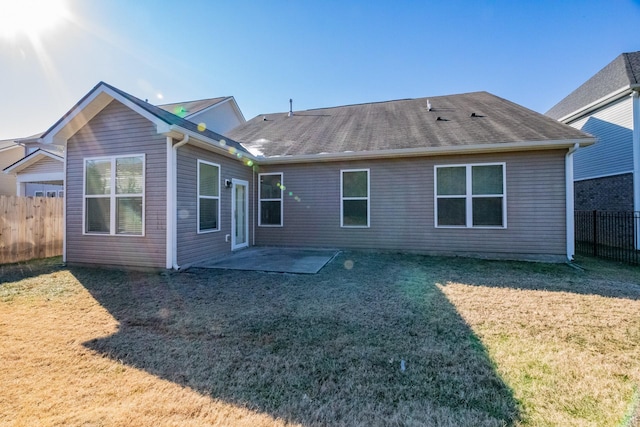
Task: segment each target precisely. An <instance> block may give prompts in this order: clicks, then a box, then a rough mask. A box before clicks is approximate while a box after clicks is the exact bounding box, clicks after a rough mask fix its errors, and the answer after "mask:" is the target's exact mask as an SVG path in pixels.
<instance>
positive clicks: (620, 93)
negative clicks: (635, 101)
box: [558, 84, 640, 123]
mask: <svg viewBox="0 0 640 427" xmlns="http://www.w3.org/2000/svg"><path fill="white" fill-rule="evenodd" d="M634 90H640V85H639V84H633V85H627V86H625V87H622V88H620V89H618V90H616V91H613V92H611V93H610V94H607V95H605V96H603V97H602V98H600V99H597V100H595V101H593V102H592V103H590V104H587V105H585V106H584V107H581V108H579V109H578V110H576V111H574V112H572V113H569V114H567V115H566V116H563V117H560V118H559V119H558V121H559V122H562V123H570V122H573V121H575V120H577V119H579V118H581V117H582V116H584V115H586V114H589V113H591V112H593V111H595V110H597V109H599V108H601V107H604V106H605V105H607V104H610V103H612V102H615V101H617V100H618V99H620V98H623V97H625V96H627V95H629V94H631V93H632V92H633V91H634Z"/></svg>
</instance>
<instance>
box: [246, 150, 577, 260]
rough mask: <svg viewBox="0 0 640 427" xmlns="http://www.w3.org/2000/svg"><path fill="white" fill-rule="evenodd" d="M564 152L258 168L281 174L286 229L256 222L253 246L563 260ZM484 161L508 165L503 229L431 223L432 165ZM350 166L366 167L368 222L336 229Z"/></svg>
mask: <svg viewBox="0 0 640 427" xmlns="http://www.w3.org/2000/svg"><path fill="white" fill-rule="evenodd" d="M564 154H565V151H559V150H558V151H536V152H527V153H512V154H500V155H498V154H496V155H466V156H455V157H448V156H447V157H430V158H429V157H423V158H415V159H390V160H371V161H358V162H349V163H315V164H314V163H308V164H298V165H281V166H269V167H268V168H265V167H263V168H262V169H261V172H283V174H284V176H283V183H284V185H285V186H286V194H285V196H284V197H285V200H284V226H283V227H281V228H268V227H257V228H256V244H257V245H263V246H269V245H275V246H280V245H292V246H309V247H335V248H369V249H384V250H407V251H417V252H424V253H448V254H450V253H455V254H460V255H481V256H482V255H486V256H490V257H505V258H524V259H551V258H553V259H562V257H564V256H565V252H566V249H565V248H566V245H565V241H566V233H565V178H564ZM484 162H505V163H506V179H507V181H506V185H507V228H506V229H497V230H496V229H450V228H449V229H445V228H435V226H434V178H433V177H434V166H435V165H446V164H461V163H484ZM355 168H369V169H370V185H371V195H370V197H371V199H370V205H371V222H370V227H369V228H364V229H349V228H341V227H340V170H341V169H355ZM296 197H297V198H296ZM298 200H299V201H298Z"/></svg>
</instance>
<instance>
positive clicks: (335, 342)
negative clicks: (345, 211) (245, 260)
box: [0, 252, 640, 426]
mask: <svg viewBox="0 0 640 427" xmlns="http://www.w3.org/2000/svg"><path fill="white" fill-rule="evenodd" d="M578 262H579V264H580V265H581V266H582V267H584V270H580V269H576V268H571V267H569V266H567V265H563V264H560V265H549V264H535V263H521V262H496V261H482V260H472V259H462V258H438V257H423V256H418V255H402V254H375V253H367V252H343V253H341V254H340V255H339V256H338V257H337V258H335V259H334V260H333V261H332V262H331V263H330V264H329V265H327V266H326V267H325V268H323V269H322V270H321V271H320V272H319V273H318V274H316V275H291V274H268V273H259V272H242V271H220V270H196V269H192V270H188V271H185V272H179V273H166V274H158V273H142V272H125V271H114V270H100V269H89V268H67V267H63V266H62V265H61V264H60V259H59V258H55V259H48V260H42V261H36V262H31V263H26V264H15V265H6V266H0V360H1V361H2V362H1V363H0V384H1V385H2V387H0V425H2V426H5V425H7V426H13V425H17V426H22V425H24V426H38V425H42V426H49V425H65V426H67V425H75V426H80V425H82V426H103V425H108V426H148V425H175V426H201V425H245V426H272V425H276V426H283V425H303V426H312V425H345V426H358V425H363V426H364V425H366V426H376V425H384V426H394V425H395V426H424V425H435V426H460V425H463V426H467V425H468V426H503V425H508V426H545V425H546V426H558V425H561V426H589V425H592V426H637V425H638V412H639V411H640V389H639V388H638V387H639V385H640V269H638V268H637V267H628V266H624V265H618V264H613V263H608V262H602V261H597V260H593V259H583V260H579V261H578Z"/></svg>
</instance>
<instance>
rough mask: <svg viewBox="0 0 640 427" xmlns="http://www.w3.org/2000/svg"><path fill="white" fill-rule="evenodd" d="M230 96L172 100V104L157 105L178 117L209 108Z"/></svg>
mask: <svg viewBox="0 0 640 427" xmlns="http://www.w3.org/2000/svg"><path fill="white" fill-rule="evenodd" d="M229 98H231V97H230V96H223V97H218V98H208V99H199V100H197V101H186V102H174V103H172V104H162V105H158V107H160V108H162V109H163V110H165V111H168V112H170V113H173V114H175V115H176V116H179V117H188V116H191V115H193V114H196V113H197V112H199V111H202V110H204V109H205V108H209V107H211V106H213V105H216V104H219V103H220V102H222V101H226V100H227V99H229Z"/></svg>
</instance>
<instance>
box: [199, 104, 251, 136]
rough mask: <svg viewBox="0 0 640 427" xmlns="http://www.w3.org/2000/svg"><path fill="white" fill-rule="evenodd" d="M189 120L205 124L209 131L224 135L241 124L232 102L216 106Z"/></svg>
mask: <svg viewBox="0 0 640 427" xmlns="http://www.w3.org/2000/svg"><path fill="white" fill-rule="evenodd" d="M189 120H190V121H192V122H194V123H204V124H205V125H206V127H207V129H209V130H212V131H214V132H217V133H219V134H222V135H224V134H226V133H227V132H228V131H230V130H231V129H233V128H235V127H237V126H238V125H240V124H241V122H240V120H238V116H236V113H235V111H234V110H233V107H232V106H231V101H227V102H225V103H223V104H222V105H216V106H215V107H213V108H211V109H209V110H206V111H204V112H202V113H196V114H194V115H193V116H191V117H189Z"/></svg>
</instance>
